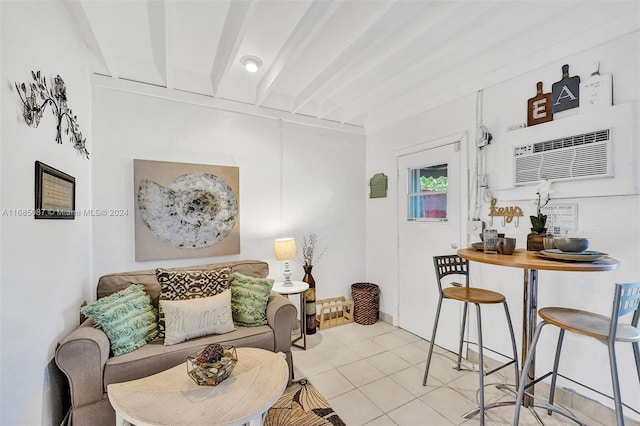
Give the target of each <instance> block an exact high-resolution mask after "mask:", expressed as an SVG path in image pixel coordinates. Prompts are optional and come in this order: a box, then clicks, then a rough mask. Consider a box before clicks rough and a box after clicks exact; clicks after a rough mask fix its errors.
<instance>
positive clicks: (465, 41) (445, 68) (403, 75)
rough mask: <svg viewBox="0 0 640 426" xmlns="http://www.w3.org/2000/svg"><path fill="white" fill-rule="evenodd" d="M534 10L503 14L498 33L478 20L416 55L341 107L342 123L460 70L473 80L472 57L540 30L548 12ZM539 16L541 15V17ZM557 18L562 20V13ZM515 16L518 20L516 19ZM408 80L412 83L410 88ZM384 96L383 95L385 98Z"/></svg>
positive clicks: (513, 10) (485, 22) (491, 25)
mask: <svg viewBox="0 0 640 426" xmlns="http://www.w3.org/2000/svg"><path fill="white" fill-rule="evenodd" d="M566 7H567V6H565V8H566ZM537 11H538V13H530V14H528V15H526V16H523V13H522V10H521V9H511V10H509V11H507V12H503V13H502V14H501V19H502V20H503V21H504V22H505V24H504V25H503V26H502V27H501V30H500V31H491V30H492V28H493V26H494V23H493V22H491V21H490V20H486V19H479V23H478V24H477V25H475V27H474V28H473V31H465V32H458V34H456V35H455V36H452V37H449V38H448V39H447V43H446V44H444V45H443V44H440V45H438V46H437V47H436V46H433V47H432V48H431V49H429V54H428V55H426V56H418V55H417V56H416V58H415V61H414V63H412V64H407V65H406V66H405V67H404V70H403V72H398V73H397V74H396V75H394V76H393V77H391V78H388V79H385V80H383V81H380V82H379V83H377V84H376V86H375V87H376V89H375V90H374V91H370V92H367V93H365V92H362V93H361V94H359V95H358V96H356V97H354V98H352V99H350V100H349V102H347V103H343V104H341V106H342V107H343V108H344V109H343V114H344V115H343V116H342V120H344V121H349V120H351V119H353V118H354V117H357V116H359V115H361V114H362V113H363V112H365V111H368V110H370V109H371V102H372V100H375V101H376V102H377V103H378V104H380V105H384V104H385V103H387V102H395V101H398V100H399V99H400V98H401V97H402V96H403V95H405V94H408V95H409V96H411V93H415V90H416V87H422V86H423V85H425V86H426V85H429V82H430V81H433V80H435V79H439V78H441V77H442V76H443V75H445V74H448V75H451V74H452V73H453V72H455V71H457V70H460V69H462V70H464V71H465V74H466V77H465V79H466V80H469V79H472V78H473V71H472V70H473V69H474V68H473V67H469V65H470V63H471V61H472V58H478V57H480V58H481V57H482V56H483V55H485V54H486V53H490V52H492V51H495V50H494V49H499V48H500V45H503V44H504V43H505V41H504V37H503V34H510V38H512V39H516V38H518V34H519V33H523V32H531V31H533V30H535V29H536V26H537V27H538V29H539V27H540V26H541V25H543V24H541V23H540V22H544V20H543V19H542V18H546V17H547V14H548V13H551V12H547V11H544V10H543V9H540V8H539V9H537ZM540 14H542V15H544V16H542V17H541V16H540ZM558 16H559V17H561V16H562V14H558ZM516 17H520V19H515V18H516ZM511 18H514V19H511ZM531 26H533V27H534V28H531ZM408 81H411V84H410V85H409V84H408ZM383 94H384V95H383ZM385 95H386V96H385ZM383 96H385V98H384V99H383V98H382V97H383Z"/></svg>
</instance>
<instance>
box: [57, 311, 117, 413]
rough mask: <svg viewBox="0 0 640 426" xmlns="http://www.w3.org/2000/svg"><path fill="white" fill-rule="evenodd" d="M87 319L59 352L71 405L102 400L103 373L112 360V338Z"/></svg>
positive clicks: (66, 339)
mask: <svg viewBox="0 0 640 426" xmlns="http://www.w3.org/2000/svg"><path fill="white" fill-rule="evenodd" d="M94 325H95V323H94V322H93V320H92V319H87V320H85V321H84V322H83V323H82V324H80V326H79V327H78V328H76V329H75V330H73V331H72V332H71V334H69V335H68V336H67V337H66V338H65V339H64V340H63V341H62V343H61V344H60V346H59V347H58V349H57V350H56V364H57V365H58V367H59V368H60V370H62V372H64V374H65V375H66V376H67V379H69V387H70V389H71V405H72V406H73V407H78V406H82V405H85V404H90V403H92V402H97V401H100V400H102V399H103V395H104V386H103V372H104V366H105V364H106V362H107V359H108V358H109V351H110V344H109V338H108V337H107V335H106V334H104V332H103V331H102V330H100V329H98V328H95V327H94Z"/></svg>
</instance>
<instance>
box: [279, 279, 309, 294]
mask: <svg viewBox="0 0 640 426" xmlns="http://www.w3.org/2000/svg"><path fill="white" fill-rule="evenodd" d="M271 290H273V291H275V292H276V293H280V294H298V293H302V292H303V291H307V290H309V284H307V283H305V282H304V281H291V286H285V285H284V281H278V282H275V283H273V287H272V288H271Z"/></svg>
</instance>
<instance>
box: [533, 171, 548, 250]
mask: <svg viewBox="0 0 640 426" xmlns="http://www.w3.org/2000/svg"><path fill="white" fill-rule="evenodd" d="M552 193H553V191H551V181H548V180H547V179H544V180H542V181H541V182H540V184H539V185H538V187H537V188H536V199H535V200H533V203H534V204H535V205H536V215H535V216H529V218H530V219H531V233H530V234H529V235H527V250H532V251H538V250H542V249H543V248H544V243H543V239H544V237H545V235H546V233H547V215H546V214H542V208H543V207H544V206H546V205H547V204H549V201H550V200H551V194H552Z"/></svg>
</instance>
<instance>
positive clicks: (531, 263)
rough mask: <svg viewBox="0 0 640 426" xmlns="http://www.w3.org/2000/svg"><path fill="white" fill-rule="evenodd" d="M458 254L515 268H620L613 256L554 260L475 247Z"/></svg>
mask: <svg viewBox="0 0 640 426" xmlns="http://www.w3.org/2000/svg"><path fill="white" fill-rule="evenodd" d="M458 256H460V257H461V258H463V259H467V260H472V261H474V262H480V263H488V264H491V265H500V266H510V267H513V268H523V269H537V270H546V271H585V272H590V271H612V270H615V269H618V266H619V265H620V262H619V261H617V260H616V259H613V258H611V257H605V258H604V259H601V260H598V261H596V262H568V261H563V260H553V259H548V258H545V257H543V256H541V255H540V254H539V253H538V252H537V251H528V250H525V249H517V250H516V251H515V252H514V253H513V254H488V253H485V252H483V251H480V250H475V249H473V248H463V249H460V250H458Z"/></svg>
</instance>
